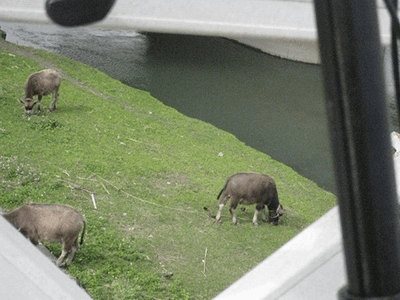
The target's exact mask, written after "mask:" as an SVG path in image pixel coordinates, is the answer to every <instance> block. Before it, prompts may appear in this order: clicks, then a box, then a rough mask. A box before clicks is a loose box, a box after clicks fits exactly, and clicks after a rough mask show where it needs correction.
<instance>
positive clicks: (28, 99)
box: [21, 69, 61, 113]
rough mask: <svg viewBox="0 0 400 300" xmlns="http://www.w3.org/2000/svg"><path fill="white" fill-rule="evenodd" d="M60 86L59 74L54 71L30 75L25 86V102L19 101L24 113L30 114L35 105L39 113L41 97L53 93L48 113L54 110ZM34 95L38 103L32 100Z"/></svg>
mask: <svg viewBox="0 0 400 300" xmlns="http://www.w3.org/2000/svg"><path fill="white" fill-rule="evenodd" d="M60 85H61V74H60V73H59V72H57V71H55V70H51V69H47V70H43V71H40V72H37V73H34V74H32V75H30V76H29V77H28V80H27V82H26V84H25V100H23V101H21V102H22V103H23V104H24V107H25V112H26V113H32V109H33V107H34V106H35V104H37V107H38V111H40V102H41V101H42V97H43V96H45V95H48V94H51V93H53V102H52V103H51V105H50V108H49V109H50V111H54V110H56V108H57V100H58V90H59V88H60ZM36 95H37V97H38V101H34V100H33V97H34V96H36Z"/></svg>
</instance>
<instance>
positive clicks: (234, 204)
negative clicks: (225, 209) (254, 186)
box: [229, 197, 239, 225]
mask: <svg viewBox="0 0 400 300" xmlns="http://www.w3.org/2000/svg"><path fill="white" fill-rule="evenodd" d="M238 204H239V199H235V198H234V197H232V199H231V206H230V207H229V212H230V213H231V215H232V222H233V224H235V225H238V224H239V222H238V220H237V217H236V213H235V209H236V207H237V206H238Z"/></svg>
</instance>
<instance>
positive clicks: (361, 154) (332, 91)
mask: <svg viewBox="0 0 400 300" xmlns="http://www.w3.org/2000/svg"><path fill="white" fill-rule="evenodd" d="M314 3H315V9H316V16H317V25H318V36H319V44H320V54H321V63H322V67H323V75H324V83H325V92H326V100H327V112H328V119H329V127H330V135H331V144H332V150H333V154H334V163H335V173H336V183H337V195H338V203H339V210H340V218H341V225H342V234H343V247H344V254H345V262H346V270H347V279H348V285H347V286H346V287H345V288H344V289H342V290H341V292H340V294H339V297H340V299H370V298H374V299H375V298H376V299H377V298H379V299H383V298H380V297H384V299H400V249H399V247H400V230H399V220H398V217H399V214H398V204H397V197H396V187H395V180H394V169H393V159H392V156H391V144H390V135H389V127H388V117H387V110H386V101H385V90H384V79H383V70H382V68H383V67H382V59H381V55H382V49H381V44H380V36H379V29H378V20H377V12H376V4H375V0H363V1H356V0H336V1H331V0H317V1H315V2H314ZM388 296H389V297H388Z"/></svg>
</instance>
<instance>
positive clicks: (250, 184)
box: [216, 173, 285, 225]
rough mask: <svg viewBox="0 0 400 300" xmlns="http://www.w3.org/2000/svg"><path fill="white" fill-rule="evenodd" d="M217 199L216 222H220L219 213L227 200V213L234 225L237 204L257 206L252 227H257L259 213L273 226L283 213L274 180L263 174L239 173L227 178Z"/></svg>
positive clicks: (235, 222)
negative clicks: (267, 212) (266, 208)
mask: <svg viewBox="0 0 400 300" xmlns="http://www.w3.org/2000/svg"><path fill="white" fill-rule="evenodd" d="M220 197H221V199H220ZM217 199H220V201H219V205H218V213H217V216H216V219H217V221H218V222H220V221H221V211H222V209H223V207H224V206H225V204H226V202H227V201H228V200H229V199H230V200H231V205H230V207H229V212H230V213H231V215H232V222H233V223H234V224H237V223H238V221H237V218H236V213H235V209H236V207H237V206H238V204H246V205H249V204H257V205H256V211H255V213H254V217H253V224H254V225H258V223H257V218H258V214H259V213H262V214H263V216H262V217H263V220H264V221H266V222H271V223H273V224H274V225H278V221H279V217H280V216H282V215H283V214H284V213H285V211H284V210H283V206H282V205H281V204H280V203H279V199H278V191H277V189H276V185H275V182H274V180H273V179H272V178H271V177H268V176H267V175H264V174H256V173H239V174H235V175H233V176H231V177H229V178H228V179H227V180H226V183H225V186H224V187H223V189H222V190H221V192H220V193H219V194H218V196H217ZM265 206H267V207H268V210H269V218H267V216H266V214H265Z"/></svg>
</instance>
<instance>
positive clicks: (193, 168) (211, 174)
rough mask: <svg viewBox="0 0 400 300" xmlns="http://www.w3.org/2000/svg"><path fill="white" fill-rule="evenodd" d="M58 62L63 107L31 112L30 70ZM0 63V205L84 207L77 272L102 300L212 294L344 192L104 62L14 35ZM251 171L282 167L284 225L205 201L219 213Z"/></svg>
mask: <svg viewBox="0 0 400 300" xmlns="http://www.w3.org/2000/svg"><path fill="white" fill-rule="evenodd" d="M49 67H52V68H56V69H58V70H61V71H62V72H63V81H62V84H61V89H60V98H59V104H58V110H57V111H56V112H54V113H50V112H47V111H46V112H44V113H42V114H41V115H32V116H26V115H25V114H24V113H23V108H22V105H21V104H20V103H18V102H17V101H16V100H17V99H19V98H23V96H24V94H23V87H24V82H25V80H26V78H27V77H28V76H29V75H30V74H31V73H33V72H36V71H38V70H41V69H44V68H49ZM0 69H1V78H0V206H3V207H4V208H7V209H11V208H14V207H16V206H19V205H22V204H24V203H26V202H28V201H33V202H37V203H62V204H67V205H70V206H73V207H75V208H76V209H78V210H80V211H81V212H82V213H83V214H84V215H85V216H86V219H87V223H88V232H87V235H86V237H85V242H84V244H83V246H82V248H81V249H80V250H79V251H78V252H77V254H76V256H75V260H74V262H73V263H72V265H71V266H70V267H69V268H68V272H69V273H70V274H71V275H73V276H75V277H77V278H78V280H79V281H80V282H81V283H82V284H83V286H84V287H85V288H86V290H87V291H88V292H89V293H90V294H91V295H92V297H93V298H94V299H96V300H100V299H211V298H212V297H214V296H215V295H217V294H218V293H219V292H221V291H222V290H223V289H225V288H226V287H228V286H229V285H230V284H231V283H232V282H233V281H235V280H237V279H238V278H240V277H241V276H243V275H244V274H245V273H246V272H247V271H249V270H250V269H252V268H253V267H254V266H255V265H257V264H258V263H259V262H261V261H262V260H263V259H265V258H266V257H267V256H268V255H270V254H271V253H272V252H274V251H275V250H277V249H278V248H279V247H280V246H282V245H283V244H284V243H285V242H287V241H288V240H289V239H290V238H292V237H293V236H294V235H296V234H297V233H298V232H300V231H301V230H302V229H303V228H305V227H306V226H307V225H308V224H310V223H312V222H313V221H314V220H316V219H317V218H318V217H319V216H321V215H322V214H323V213H325V212H326V211H327V210H328V209H329V208H331V207H333V205H334V204H335V197H334V196H333V195H332V194H330V193H328V192H326V191H324V190H322V189H320V188H318V187H317V186H316V184H314V183H313V182H311V181H309V180H307V179H306V178H304V177H302V176H300V175H299V174H297V173H296V172H294V171H293V170H292V169H290V168H289V167H287V166H285V165H283V164H281V163H279V162H277V161H274V160H272V159H271V158H270V157H269V156H268V155H266V154H264V153H261V152H259V151H256V150H254V149H252V148H250V147H248V146H246V145H245V144H244V143H243V142H241V141H239V140H238V139H236V137H234V136H233V135H232V134H229V133H227V132H224V131H221V130H219V129H217V128H215V127H213V126H211V125H210V124H207V123H204V122H201V121H199V120H196V119H191V118H188V117H186V116H184V115H182V114H180V113H179V112H177V111H176V110H175V109H173V108H170V107H167V106H165V105H163V104H162V103H161V102H159V101H158V100H157V99H154V98H152V97H151V96H150V95H149V94H148V93H147V92H143V91H139V90H135V89H133V88H130V87H128V86H126V85H124V84H122V83H120V82H118V81H116V80H114V79H111V78H109V77H107V76H106V75H105V74H103V73H102V72H100V71H98V70H95V69H93V68H90V67H88V66H85V65H83V64H80V63H77V62H74V61H72V60H69V59H67V58H64V57H61V56H58V55H54V54H52V53H49V52H45V51H39V50H33V49H31V48H25V47H20V46H15V45H12V44H9V43H7V42H0ZM50 101H51V99H50V97H49V96H47V97H45V98H44V99H43V101H42V106H49V104H50ZM247 171H251V172H260V173H266V174H269V175H270V176H271V177H273V178H274V179H275V181H276V183H277V187H278V192H279V196H280V200H281V203H282V204H283V206H284V207H285V209H286V212H287V214H286V215H285V216H284V217H283V218H282V219H281V222H280V225H279V226H276V227H274V226H272V225H269V224H265V223H263V224H261V225H260V226H258V227H254V226H253V225H252V223H251V220H252V216H253V212H254V209H255V208H254V207H253V206H251V207H250V206H249V207H247V209H246V211H241V210H239V209H238V210H237V213H238V218H239V221H240V222H241V225H240V226H234V225H232V223H231V218H230V215H229V212H228V209H225V210H224V211H223V215H222V220H223V223H222V225H218V224H216V223H215V222H214V219H212V218H211V217H210V216H209V212H207V211H205V210H204V209H203V208H204V207H207V208H208V209H209V211H211V213H213V214H215V213H216V210H217V200H216V196H217V194H218V192H219V191H220V189H221V188H222V187H223V185H224V182H225V179H226V178H227V177H228V176H230V175H232V174H234V173H237V172H247ZM91 193H94V197H95V200H96V204H97V209H94V206H93V203H92V198H91ZM49 247H50V249H51V250H52V251H53V253H54V254H55V255H59V254H60V247H59V246H58V245H57V246H53V245H49ZM171 274H173V276H172V277H171V276H170V275H171Z"/></svg>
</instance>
